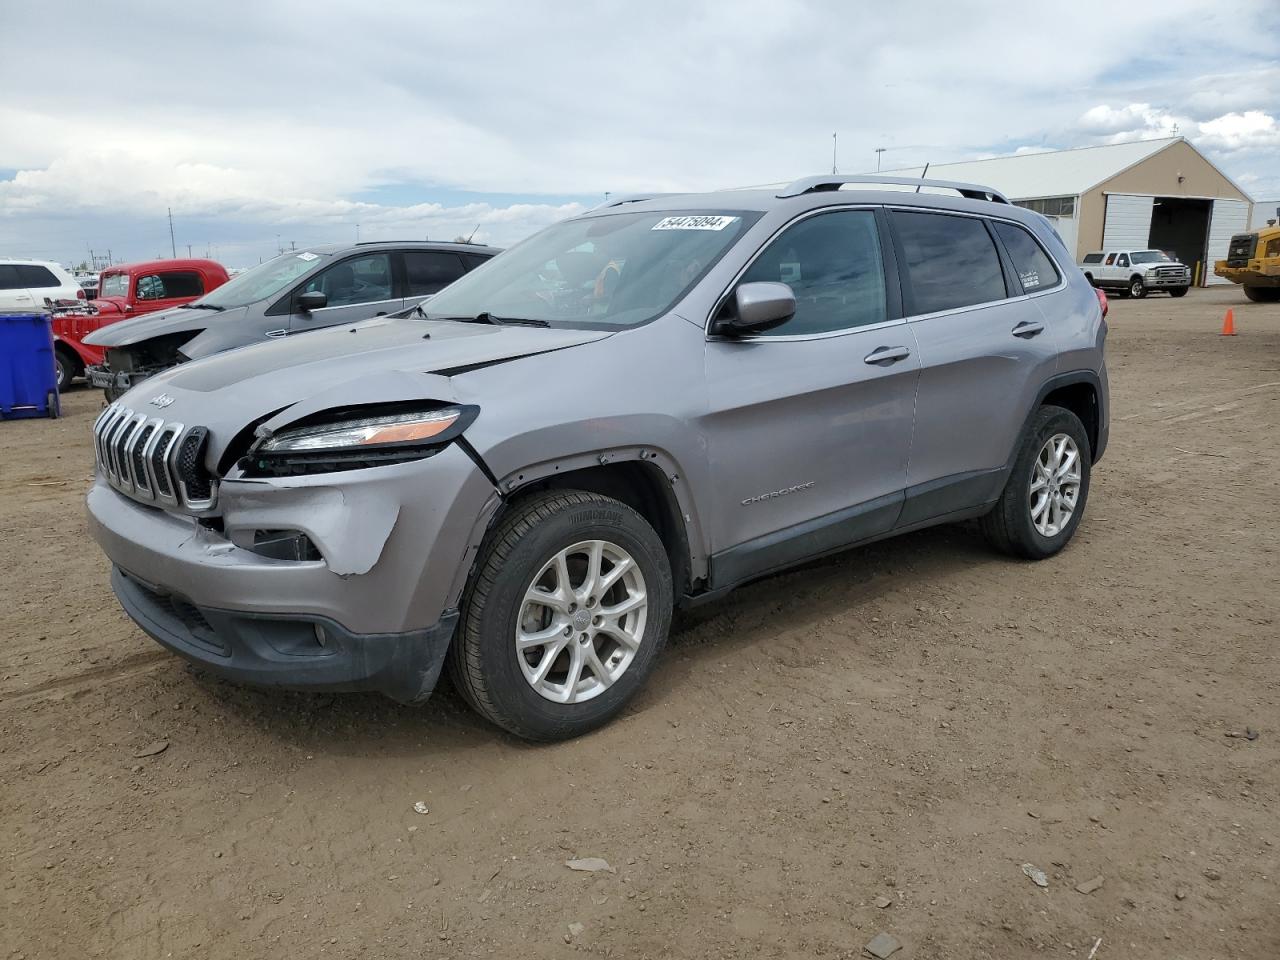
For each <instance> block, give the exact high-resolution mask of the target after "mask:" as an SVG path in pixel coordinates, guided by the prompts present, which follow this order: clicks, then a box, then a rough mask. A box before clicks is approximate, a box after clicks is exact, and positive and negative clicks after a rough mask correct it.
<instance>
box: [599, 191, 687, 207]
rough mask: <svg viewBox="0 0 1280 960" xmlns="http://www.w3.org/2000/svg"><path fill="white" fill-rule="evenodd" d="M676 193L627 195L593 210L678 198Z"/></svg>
mask: <svg viewBox="0 0 1280 960" xmlns="http://www.w3.org/2000/svg"><path fill="white" fill-rule="evenodd" d="M678 196H681V194H678V193H629V194H627V195H626V196H624V197H616V198H614V199H611V200H606V201H605V202H604V203H602V204H599V205H598V206H596V207H594V208H593V209H595V210H601V209H603V208H605V207H620V206H622V205H623V204H624V203H643V202H644V201H645V200H657V199H658V198H659V197H678Z"/></svg>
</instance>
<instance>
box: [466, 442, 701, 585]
mask: <svg viewBox="0 0 1280 960" xmlns="http://www.w3.org/2000/svg"><path fill="white" fill-rule="evenodd" d="M472 459H473V460H475V461H476V463H477V466H479V467H480V469H482V470H484V472H485V473H486V474H487V475H489V476H491V477H492V476H493V475H492V474H491V473H490V472H489V470H488V467H487V466H485V465H483V460H482V459H481V457H480V456H479V455H478V454H474V453H473V454H472ZM614 463H641V464H646V465H648V466H650V467H653V468H656V469H657V470H660V471H661V473H662V476H663V477H664V478H665V480H666V483H667V487H668V488H669V491H670V494H671V497H672V500H673V501H674V504H675V507H676V512H677V515H678V519H679V521H680V523H681V524H682V525H683V533H684V547H685V554H686V557H685V559H686V560H687V562H688V565H689V567H688V572H689V579H690V581H692V582H697V581H699V580H705V579H706V577H707V571H708V563H709V558H708V555H707V550H706V546H705V544H706V540H705V538H704V536H703V530H702V522H701V520H700V518H699V516H698V511H697V507H696V506H695V504H694V502H693V496H692V493H691V491H690V489H689V485H688V483H687V482H686V481H685V473H684V471H683V470H682V469H681V467H680V465H679V463H678V462H677V461H676V459H675V457H673V456H671V454H669V453H668V452H667V451H665V450H663V449H661V448H660V447H653V446H623V447H609V448H606V449H603V450H592V451H589V452H586V453H579V454H573V455H570V456H565V457H558V458H555V459H552V460H543V461H539V462H537V463H532V464H529V465H527V466H524V467H520V468H517V469H515V470H511V471H509V472H507V473H506V474H505V475H503V476H502V477H495V478H493V479H495V480H496V483H495V484H494V487H495V496H494V497H492V498H491V499H490V501H489V502H488V503H486V504H485V509H484V510H482V511H481V513H480V515H479V516H478V517H477V518H476V521H475V523H474V524H473V525H472V529H471V535H470V537H469V539H468V543H467V549H466V552H465V554H464V557H465V559H464V561H463V563H461V564H459V568H458V573H457V575H456V577H455V579H454V583H453V584H452V586H451V588H450V590H449V596H450V598H451V602H454V601H455V600H460V598H461V596H462V592H463V590H464V589H465V588H466V584H467V582H468V581H469V580H470V578H471V572H472V569H473V568H474V566H475V563H476V559H477V558H478V556H479V552H480V544H481V542H482V541H483V540H484V537H485V535H486V534H487V533H488V532H489V530H490V528H491V527H492V526H493V524H494V523H495V521H496V520H497V518H498V517H499V516H501V514H502V508H503V506H504V505H505V504H506V503H507V502H508V501H510V499H511V498H512V497H513V496H515V495H516V494H518V493H519V492H520V491H521V490H522V489H524V488H526V487H528V486H530V485H532V484H534V483H537V482H539V481H541V480H546V479H548V478H550V477H555V476H557V475H559V474H566V473H572V472H574V471H576V470H587V469H591V468H592V467H603V466H608V465H609V464H614Z"/></svg>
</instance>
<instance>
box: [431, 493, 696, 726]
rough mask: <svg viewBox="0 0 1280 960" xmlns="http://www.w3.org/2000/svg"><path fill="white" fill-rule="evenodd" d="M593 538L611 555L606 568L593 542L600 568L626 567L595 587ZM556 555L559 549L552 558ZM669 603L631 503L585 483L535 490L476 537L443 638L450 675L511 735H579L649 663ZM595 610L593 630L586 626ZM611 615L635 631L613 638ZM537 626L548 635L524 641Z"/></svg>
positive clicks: (659, 565) (636, 683)
mask: <svg viewBox="0 0 1280 960" xmlns="http://www.w3.org/2000/svg"><path fill="white" fill-rule="evenodd" d="M597 543H598V544H601V545H602V549H603V550H604V553H605V562H608V563H609V564H610V568H609V570H604V567H603V563H602V562H601V560H600V559H599V556H600V554H596V559H595V561H594V563H595V569H596V571H597V572H598V573H601V574H603V575H605V576H606V577H607V576H609V575H612V574H613V571H614V570H616V569H617V567H618V566H621V567H622V568H623V570H627V571H630V572H629V573H627V574H626V575H625V576H616V577H614V579H613V580H612V581H611V585H610V586H607V587H604V588H603V589H602V590H599V591H597V590H596V589H595V587H593V586H589V583H590V582H591V580H590V578H591V576H592V574H591V565H592V560H591V559H590V553H589V551H590V545H592V544H597ZM562 557H567V558H568V559H567V560H566V561H565V562H564V566H563V567H560V566H558V565H557V561H558V558H562ZM613 557H625V558H626V559H627V560H630V561H632V564H634V566H632V565H631V564H627V563H625V561H624V562H622V563H616V562H615V561H614V560H613ZM579 565H580V566H579ZM561 569H563V570H564V574H563V577H564V579H563V580H562V579H561V576H562V574H560V573H559V570H561ZM566 581H567V582H566ZM552 583H554V588H553V587H552V586H551V584H552ZM553 590H554V592H551V591H553ZM615 591H621V592H615ZM597 593H598V595H596V594H597ZM538 597H542V598H546V601H545V602H543V601H541V600H539V599H536V598H538ZM531 598H535V599H531ZM633 599H639V600H641V601H642V602H643V612H642V613H640V612H639V611H637V613H636V615H635V616H633V615H632V614H631V613H625V614H621V615H616V617H615V616H611V615H609V614H608V613H607V611H608V610H609V608H610V607H614V606H621V605H623V604H624V603H628V602H630V601H631V600H633ZM672 606H673V589H672V583H671V565H670V562H669V560H668V558H667V553H666V549H665V548H664V547H663V544H662V541H661V539H659V537H658V535H657V533H656V532H654V530H653V528H652V527H651V526H649V524H648V523H647V522H646V521H645V519H644V518H643V517H641V516H640V514H638V513H637V512H636V511H635V510H632V509H631V508H630V507H628V506H627V505H625V504H623V503H619V502H618V501H617V500H613V499H610V498H609V497H604V496H600V495H599V494H594V493H586V492H583V491H578V490H554V491H548V492H546V493H542V494H536V495H533V496H531V497H529V498H528V499H526V500H524V501H523V502H519V503H517V504H516V505H515V506H514V507H513V508H512V509H511V512H510V513H509V514H508V515H507V516H506V517H505V518H504V519H503V520H502V521H501V522H500V523H499V524H498V526H497V527H496V528H495V529H494V530H492V531H491V532H490V533H489V535H488V536H487V537H486V538H485V542H484V545H483V546H482V547H481V549H480V557H479V560H478V562H477V566H476V569H475V571H474V572H473V573H472V576H471V580H470V582H469V583H468V585H467V589H466V592H465V594H464V596H463V602H462V616H461V618H460V620H459V624H458V633H457V635H456V636H455V637H454V640H453V644H452V645H451V647H450V649H449V675H450V677H451V679H452V681H453V683H454V685H455V686H456V687H457V688H458V690H459V691H460V692H461V693H462V695H463V697H464V698H465V699H466V700H467V702H468V703H470V704H471V706H472V707H473V708H475V710H476V712H477V713H479V714H480V715H481V716H483V717H485V718H486V719H488V720H489V721H491V722H492V723H495V724H497V725H498V726H500V727H502V728H503V729H505V730H508V731H509V732H511V733H513V734H515V735H516V736H517V737H522V738H524V739H526V740H541V741H548V740H567V739H569V738H571V737H576V736H580V735H581V734H584V733H587V732H588V731H590V730H594V729H595V728H596V727H599V726H601V725H602V724H604V723H606V722H608V721H609V720H610V719H612V718H613V717H614V716H615V715H617V713H618V712H619V711H620V710H622V708H623V707H624V706H625V705H626V704H627V702H628V701H629V700H630V699H631V697H632V696H634V695H635V693H636V692H637V691H638V690H639V689H640V687H641V686H642V685H643V683H644V681H645V680H646V679H647V678H648V676H649V674H650V673H652V672H653V668H654V665H655V664H656V662H657V658H658V655H659V653H661V651H662V648H663V646H664V644H665V643H666V640H667V631H668V630H669V629H670V626H671V612H672ZM553 607H555V608H556V609H552V608H553ZM584 614H585V616H584ZM598 614H604V616H603V617H601V616H599V615H598ZM579 620H581V621H582V622H581V623H580V622H579ZM602 621H603V622H604V623H605V626H602V627H601V628H600V629H599V630H596V629H595V627H594V626H592V624H600V623H601V622H602ZM609 621H614V622H615V625H616V626H618V627H619V628H624V627H625V629H627V630H630V631H632V633H633V634H634V637H633V641H634V642H633V643H632V644H631V645H629V646H627V645H624V644H623V643H621V642H620V641H616V640H614V639H612V638H613V637H614V636H617V634H616V633H615V632H614V631H613V630H611V629H610V627H609V626H608V622H609ZM564 631H568V632H567V633H565V632H564ZM583 631H585V632H583ZM539 636H543V637H545V639H541V640H540V641H539V642H537V643H528V641H529V640H535V639H537V638H539ZM522 640H524V645H522V646H520V647H518V643H519V642H521V641H522ZM544 658H549V659H547V660H546V663H545V665H544ZM575 664H576V667H575ZM597 667H599V668H603V670H604V673H605V674H609V677H608V682H602V679H603V678H602V676H601V674H600V670H599V669H597ZM575 671H576V672H575ZM611 671H612V673H611ZM539 673H541V676H540V677H539V676H538V674H539ZM557 684H558V685H559V689H560V690H561V691H562V692H563V696H562V697H561V699H558V700H557V699H556V692H555V687H556V685H557Z"/></svg>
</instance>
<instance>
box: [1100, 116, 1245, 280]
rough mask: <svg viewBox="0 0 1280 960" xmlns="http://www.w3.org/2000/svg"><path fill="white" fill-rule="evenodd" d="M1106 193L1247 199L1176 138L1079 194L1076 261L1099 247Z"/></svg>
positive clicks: (1193, 148)
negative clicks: (1141, 159) (1126, 168)
mask: <svg viewBox="0 0 1280 960" xmlns="http://www.w3.org/2000/svg"><path fill="white" fill-rule="evenodd" d="M1179 174H1181V175H1182V178H1183V179H1182V182H1181V183H1179V182H1178V175H1179ZM1108 193H1135V194H1146V195H1150V196H1155V197H1213V198H1218V197H1221V198H1222V199H1224V200H1244V201H1248V200H1249V198H1248V197H1247V196H1245V195H1244V194H1243V193H1241V192H1240V191H1239V189H1237V188H1236V187H1235V185H1234V184H1232V182H1231V181H1230V180H1228V179H1227V178H1226V177H1224V176H1223V175H1222V174H1221V173H1219V172H1218V169H1217V168H1216V167H1215V166H1214V165H1213V164H1211V163H1210V162H1209V161H1208V160H1206V159H1205V158H1204V157H1202V156H1201V155H1200V153H1199V151H1197V150H1196V149H1195V147H1193V146H1191V144H1189V143H1187V142H1186V141H1185V140H1179V141H1178V142H1177V143H1174V144H1171V145H1170V146H1168V147H1165V148H1164V149H1163V150H1161V151H1160V152H1159V153H1157V154H1155V155H1153V156H1150V157H1148V158H1147V159H1146V160H1143V161H1142V162H1141V163H1138V164H1136V165H1135V166H1132V167H1130V168H1129V169H1128V170H1125V171H1124V172H1122V173H1118V174H1116V175H1115V176H1114V177H1112V178H1111V179H1110V180H1107V181H1105V182H1104V183H1102V184H1100V185H1098V186H1097V187H1095V188H1094V189H1092V190H1090V191H1089V192H1088V193H1085V194H1083V195H1082V196H1081V197H1080V202H1079V203H1078V204H1076V218H1077V233H1076V262H1077V263H1079V262H1080V260H1081V258H1083V257H1084V255H1085V254H1086V253H1088V252H1089V251H1091V250H1101V249H1102V225H1103V221H1104V219H1105V218H1106V210H1107V198H1106V194H1108Z"/></svg>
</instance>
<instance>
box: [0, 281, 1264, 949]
mask: <svg viewBox="0 0 1280 960" xmlns="http://www.w3.org/2000/svg"><path fill="white" fill-rule="evenodd" d="M1227 306H1232V307H1234V309H1235V319H1236V327H1237V329H1238V330H1239V332H1240V335H1239V336H1237V337H1235V338H1223V337H1220V336H1218V330H1219V328H1220V326H1221V321H1222V314H1223V312H1224V310H1225V309H1226V307H1227ZM1109 346H1110V369H1111V377H1112V391H1113V403H1114V407H1113V418H1112V441H1111V447H1110V449H1109V451H1108V453H1107V456H1106V459H1105V460H1104V461H1103V463H1102V464H1101V465H1100V466H1099V468H1098V471H1097V472H1096V473H1095V475H1094V485H1093V490H1092V494H1091V497H1090V503H1089V508H1088V513H1087V515H1086V518H1085V521H1084V523H1083V525H1082V526H1081V528H1080V531H1079V533H1078V535H1077V536H1076V539H1075V541H1074V543H1073V544H1072V545H1071V546H1070V547H1069V548H1068V549H1067V550H1066V552H1065V553H1064V554H1062V555H1061V556H1059V557H1057V558H1056V559H1053V560H1050V561H1047V562H1044V563H1040V564H1027V563H1021V562H1014V561H1012V560H1009V559H1005V558H1002V557H1000V556H997V555H995V554H993V553H991V552H990V551H989V550H987V548H986V547H985V546H984V545H983V543H982V542H981V540H980V538H979V536H978V534H977V532H976V530H975V529H973V528H972V527H971V526H961V527H947V528H942V529H936V530H932V531H927V532H924V533H920V534H915V535H911V536H908V537H905V538H902V539H899V540H895V541H891V542H886V543H881V544H877V545H875V546H873V547H870V548H867V549H862V550H857V551H854V552H851V553H848V554H845V555H843V556H841V557H838V558H836V559H833V560H830V561H825V562H822V563H820V564H815V565H811V566H809V567H807V568H805V569H802V570H798V571H795V572H791V573H788V574H786V575H783V576H779V577H775V578H773V579H771V580H768V581H765V582H762V583H758V584H756V585H754V586H751V587H748V588H744V589H742V590H740V591H738V592H737V593H735V594H733V595H732V596H731V597H729V598H728V599H726V600H724V601H722V602H720V603H718V604H716V605H714V606H711V607H707V608H704V609H700V610H698V611H695V612H693V613H690V614H687V615H685V616H683V617H681V618H679V620H678V622H677V626H676V630H675V633H674V635H673V638H672V644H671V648H670V649H669V650H668V652H667V656H666V658H665V660H664V662H663V663H662V664H661V665H660V666H659V668H658V671H657V672H656V674H655V676H654V678H653V680H652V681H651V683H650V684H649V686H648V688H647V690H646V691H645V692H644V693H643V694H642V695H641V697H640V698H639V699H638V702H636V703H635V704H634V706H633V707H632V708H631V709H630V710H628V711H627V712H626V713H625V714H624V715H623V716H622V717H621V718H620V720H619V721H618V722H616V723H614V724H613V725H612V726H610V727H608V728H607V729H605V730H602V731H600V732H598V733H596V734H594V735H592V736H589V737H587V738H584V739H582V740H579V741H576V742H572V743H567V744H561V745H556V746H541V747H536V746H529V745H526V744H524V743H521V742H517V741H515V740H512V739H510V738H508V737H505V736H503V735H502V734H500V733H499V732H497V731H496V730H494V729H492V728H490V727H488V726H486V725H484V724H483V723H482V722H481V721H479V720H478V719H477V718H476V717H474V716H473V715H472V714H471V713H469V712H468V711H467V710H466V709H465V708H464V707H463V706H462V704H461V703H460V701H459V699H458V698H457V696H456V695H455V694H453V693H451V692H442V693H441V694H439V695H438V696H437V697H435V698H434V699H433V700H432V701H431V702H430V703H428V704H427V705H426V706H425V707H421V708H406V707H401V706H398V705H396V704H393V703H391V702H390V701H385V700H382V699H380V698H378V697H375V696H320V695H303V694H292V693H273V692H264V691H259V690H251V689H242V688H237V687H234V686H231V685H228V684H225V683H221V682H218V681H216V680H213V679H211V678H209V677H207V676H203V675H201V674H199V673H197V672H195V671H194V670H192V669H191V668H189V667H187V666H186V665H185V664H184V663H183V662H182V661H181V660H179V659H178V658H177V657H174V656H171V655H170V654H168V653H165V652H163V651H162V650H161V649H160V648H159V647H158V646H157V645H156V644H154V643H153V642H152V641H151V640H149V639H148V638H147V637H145V636H144V635H143V634H142V633H141V632H140V631H139V630H137V629H136V628H134V627H133V625H132V624H131V623H130V622H129V621H128V620H127V619H126V617H125V616H124V614H123V613H122V612H121V611H120V609H119V608H118V606H117V605H116V603H115V601H114V600H113V598H112V596H111V593H110V590H109V588H108V585H107V572H108V571H107V564H106V562H105V560H104V559H103V557H102V555H101V554H100V553H99V551H98V549H97V548H96V546H95V545H94V544H93V543H92V542H91V541H90V539H89V538H88V535H87V532H86V528H85V521H84V516H83V508H82V500H83V496H84V491H85V487H86V482H87V478H88V476H89V474H90V471H91V460H90V457H91V454H90V445H89V425H90V422H91V419H92V417H93V415H94V413H95V412H96V410H97V408H98V406H99V401H98V398H97V395H96V394H95V393H93V392H92V391H90V390H88V389H87V388H83V387H81V388H77V389H75V390H73V391H72V392H71V393H70V394H69V395H68V396H67V398H66V402H65V405H66V409H67V411H68V416H67V417H65V418H64V419H63V420H61V421H57V422H50V421H25V422H21V421H20V422H6V423H0V576H2V577H3V581H2V582H3V585H4V586H3V596H4V600H5V602H4V603H3V604H2V605H0V638H3V641H4V646H3V650H2V651H0V797H2V799H3V803H2V804H0V836H2V837H3V842H0V885H2V887H3V890H2V894H0V895H2V897H3V899H2V900H0V957H5V958H10V960H12V958H18V957H24V958H44V957H56V958H81V957H94V958H96V957H119V958H130V960H133V958H139V960H149V958H161V957H178V958H186V957H197V956H198V957H208V958H214V960H222V958H228V960H229V958H236V960H244V958H250V957H288V958H299V957H333V958H347V957H379V958H381V957H388V958H399V957H413V958H426V960H429V958H436V957H441V958H443V957H458V956H464V957H469V956H497V957H517V956H518V957H564V956H582V955H586V956H591V955H594V956H612V957H627V958H630V957H652V958H662V957H715V958H729V957H827V958H841V957H848V958H853V957H859V956H862V955H863V954H862V948H863V945H864V944H866V943H867V942H868V941H870V940H871V938H872V937H873V936H874V935H876V934H877V933H879V932H881V931H884V932H887V933H888V934H890V935H892V936H893V937H894V938H896V939H897V940H898V941H899V942H900V943H901V944H902V948H901V950H900V951H899V952H898V953H895V954H894V958H895V960H925V958H934V960H964V958H971V957H972V958H977V957H994V958H1021V957H1032V956H1044V957H1072V956H1075V957H1080V958H1082V960H1083V958H1086V957H1090V956H1092V957H1094V960H1111V958H1121V957H1123V958H1126V960H1137V958H1158V960H1167V958H1183V957H1185V958H1196V960H1208V958H1228V957H1230V958H1250V960H1254V958H1256V960H1267V958H1275V957H1277V956H1280V883H1278V881H1280V819H1278V818H1277V812H1278V811H1280V806H1278V802H1277V801H1278V799H1280V646H1278V635H1280V629H1278V628H1277V622H1278V620H1280V555H1278V553H1277V532H1278V531H1280V481H1278V479H1277V478H1278V477H1280V455H1278V453H1277V451H1280V306H1275V305H1266V304H1251V303H1247V302H1246V301H1245V300H1244V297H1243V296H1242V295H1241V294H1240V292H1239V290H1238V289H1236V288H1230V289H1215V290H1211V291H1203V290H1197V291H1192V293H1191V295H1189V296H1188V297H1186V298H1185V299H1182V300H1172V299H1169V298H1167V297H1163V296H1158V297H1151V298H1149V299H1147V300H1144V301H1126V300H1116V301H1113V305H1112V311H1111V338H1110V345H1109ZM1249 731H1253V732H1256V734H1257V737H1256V739H1253V740H1250V739H1248V738H1247V733H1248V732H1249ZM1233 734H1239V735H1240V736H1233ZM162 747H163V749H161V748H162ZM144 754H146V755H144ZM417 801H422V802H423V803H424V804H425V806H426V807H427V809H428V811H429V812H427V813H425V814H420V813H416V812H415V811H414V804H415V802H417ZM578 857H602V858H604V859H606V860H607V861H608V863H609V864H610V866H611V868H612V870H611V871H599V872H594V873H593V872H581V871H574V870H570V869H568V868H567V867H566V866H565V861H566V860H569V859H572V858H578ZM1023 864H1034V865H1035V866H1037V867H1039V868H1041V869H1042V870H1043V871H1044V872H1045V873H1046V874H1047V879H1048V887H1047V889H1041V888H1040V887H1038V886H1037V885H1036V884H1034V883H1033V882H1032V880H1030V879H1029V878H1028V877H1027V876H1025V875H1024V873H1023ZM1099 876H1100V877H1101V878H1102V885H1101V886H1100V887H1099V888H1097V889H1095V890H1093V891H1092V892H1089V893H1081V892H1077V890H1076V889H1075V888H1076V886H1077V885H1078V884H1085V882H1086V881H1089V880H1091V879H1093V878H1095V877H1099ZM1087 888H1088V886H1087V885H1086V887H1085V889H1087ZM878 904H885V905H884V906H880V905H878ZM579 924H580V926H577V925H579ZM571 925H572V926H571ZM1099 938H1101V943H1100V944H1098V943H1097V941H1098V939H1099ZM1095 947H1096V951H1095ZM1091 951H1094V952H1092V953H1091Z"/></svg>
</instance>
